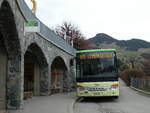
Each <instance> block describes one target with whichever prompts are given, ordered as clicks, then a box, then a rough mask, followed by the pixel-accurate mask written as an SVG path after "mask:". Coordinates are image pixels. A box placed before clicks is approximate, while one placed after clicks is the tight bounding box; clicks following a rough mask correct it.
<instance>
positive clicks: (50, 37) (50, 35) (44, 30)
mask: <svg viewBox="0 0 150 113" xmlns="http://www.w3.org/2000/svg"><path fill="white" fill-rule="evenodd" d="M16 1H17V3H18V6H19V8H20V10H21V12H22V15H23V16H24V18H25V20H26V21H32V20H38V21H39V22H40V27H41V28H40V33H39V35H41V36H42V37H43V38H44V39H46V40H47V41H49V42H51V43H53V44H54V45H56V46H57V47H58V48H60V49H62V50H64V51H66V52H68V53H69V54H71V55H73V56H75V55H76V50H75V49H74V48H73V47H72V46H71V45H70V44H68V42H67V41H66V40H64V39H62V38H60V37H59V36H58V35H57V34H55V33H54V32H53V31H52V30H50V29H49V28H48V27H47V26H46V25H44V24H43V23H42V22H41V21H40V20H39V19H38V18H37V17H36V16H35V15H34V14H33V13H32V11H31V10H30V9H29V8H28V6H27V5H26V3H25V1H24V0H16Z"/></svg>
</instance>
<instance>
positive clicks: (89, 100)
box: [79, 97, 118, 103]
mask: <svg viewBox="0 0 150 113" xmlns="http://www.w3.org/2000/svg"><path fill="white" fill-rule="evenodd" d="M117 100H118V99H117V98H115V97H86V98H85V97H84V98H81V99H80V100H79V102H80V103H107V102H115V101H117Z"/></svg>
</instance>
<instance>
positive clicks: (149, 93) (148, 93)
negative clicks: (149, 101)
mask: <svg viewBox="0 0 150 113" xmlns="http://www.w3.org/2000/svg"><path fill="white" fill-rule="evenodd" d="M130 88H131V89H134V90H136V91H139V92H142V93H145V94H147V95H150V92H147V91H143V90H141V89H138V88H135V87H132V86H131V87H130Z"/></svg>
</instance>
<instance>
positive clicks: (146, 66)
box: [142, 58, 150, 76]
mask: <svg viewBox="0 0 150 113" xmlns="http://www.w3.org/2000/svg"><path fill="white" fill-rule="evenodd" d="M142 64H143V70H144V72H145V75H147V76H150V58H149V59H147V60H144V61H143V63H142Z"/></svg>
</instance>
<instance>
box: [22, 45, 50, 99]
mask: <svg viewBox="0 0 150 113" xmlns="http://www.w3.org/2000/svg"><path fill="white" fill-rule="evenodd" d="M48 73H49V70H48V63H47V60H46V58H45V55H44V53H43V51H42V49H41V48H40V47H39V46H38V45H37V44H36V43H31V44H30V45H29V46H28V48H27V50H26V52H25V54H24V97H25V98H28V97H27V96H28V95H29V94H30V96H32V95H47V94H48V93H49V90H48V89H49V86H48V85H49V83H48Z"/></svg>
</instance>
